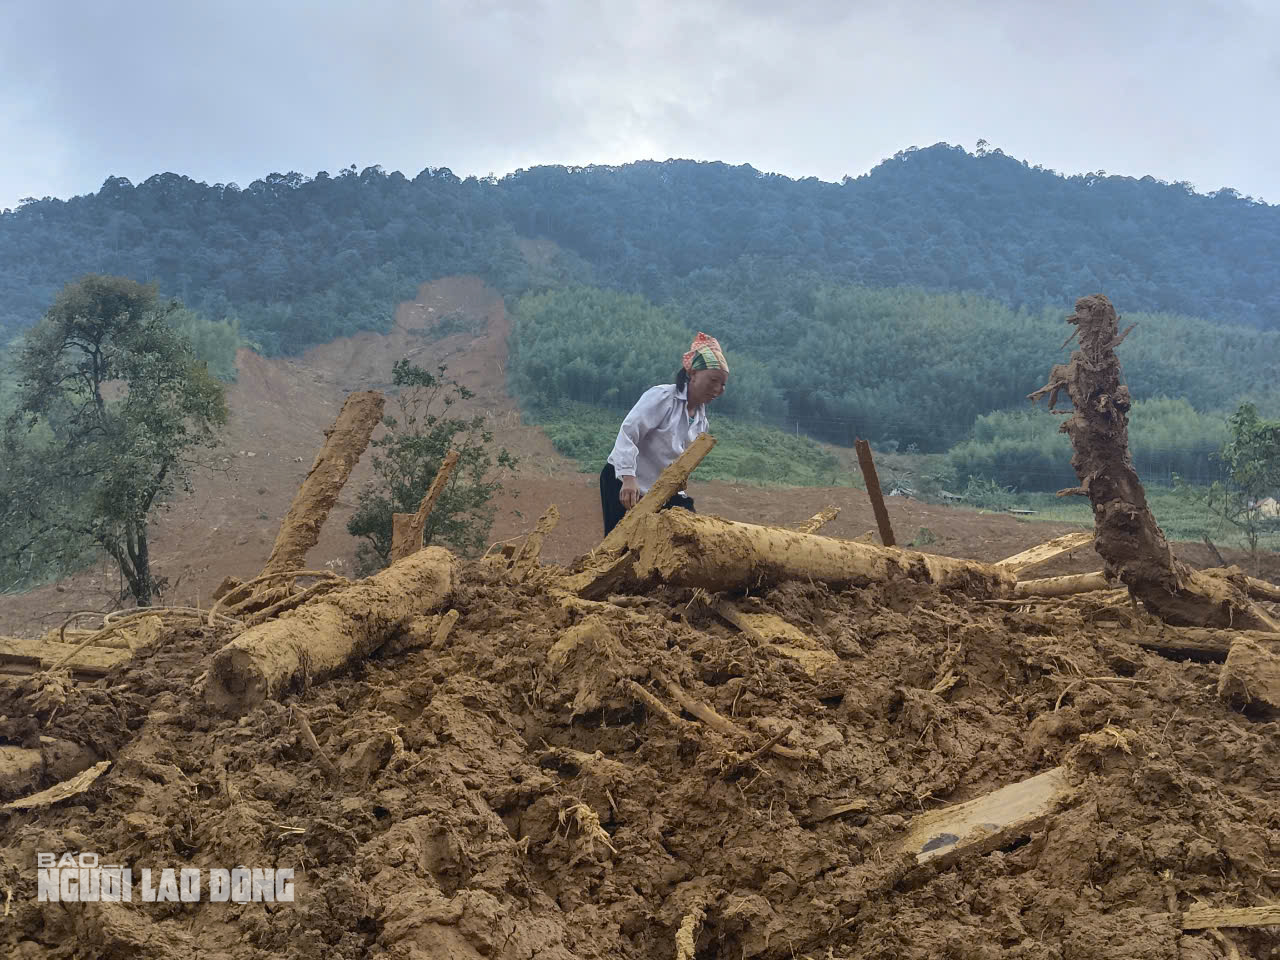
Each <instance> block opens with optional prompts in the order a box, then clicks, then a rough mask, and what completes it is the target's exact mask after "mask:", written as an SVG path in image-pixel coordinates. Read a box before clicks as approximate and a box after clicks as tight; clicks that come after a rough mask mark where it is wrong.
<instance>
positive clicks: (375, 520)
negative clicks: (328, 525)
mask: <svg viewBox="0 0 1280 960" xmlns="http://www.w3.org/2000/svg"><path fill="white" fill-rule="evenodd" d="M445 370H446V368H445V367H444V366H443V365H441V366H440V367H438V368H437V370H436V372H435V373H431V372H429V371H427V370H424V369H423V368H422V367H419V366H417V365H416V364H414V363H412V362H410V360H409V359H408V358H407V357H405V358H402V359H400V360H398V361H397V362H396V364H395V367H394V368H393V371H392V379H391V382H392V384H393V385H394V386H395V387H398V388H399V393H398V395H397V397H396V406H397V408H398V412H399V416H392V415H391V414H387V415H386V416H384V417H383V421H382V422H383V424H384V425H385V426H386V428H387V433H386V434H384V435H383V436H381V437H379V438H377V439H375V440H374V441H373V443H372V446H373V448H374V454H373V470H374V473H375V474H377V480H376V481H375V482H374V484H373V486H372V487H370V488H366V489H365V490H362V491H361V493H360V497H359V501H358V504H357V507H356V512H355V514H354V515H353V516H352V517H351V519H350V520H349V521H348V522H347V532H348V533H350V534H352V535H353V536H357V537H363V538H364V539H365V542H364V543H362V544H361V545H360V546H359V548H358V549H357V551H356V559H357V563H358V565H359V569H360V572H361V574H362V575H363V574H369V573H372V572H374V571H376V570H379V569H381V568H382V567H384V566H386V565H387V563H388V562H390V559H391V516H392V514H393V513H416V512H417V510H418V506H419V504H420V503H421V502H422V498H423V496H424V495H425V494H426V492H427V489H428V488H429V487H430V486H431V481H432V480H434V479H435V476H436V473H437V472H438V471H439V469H440V465H441V464H442V463H443V462H444V458H445V455H446V454H447V453H448V452H449V450H450V449H456V450H457V451H458V453H459V458H458V464H457V466H456V467H454V470H453V474H452V476H451V477H450V478H449V481H448V483H447V484H446V485H445V488H444V490H443V492H442V493H441V494H440V499H438V500H437V501H436V503H435V506H434V507H433V508H432V511H431V516H430V517H429V518H428V519H427V524H426V528H425V530H424V531H423V538H422V542H423V545H430V544H432V543H447V544H449V545H450V546H451V547H453V548H454V549H455V550H457V551H459V552H460V553H464V554H470V553H474V552H475V551H477V550H479V549H480V548H481V547H483V546H484V545H485V543H486V538H487V537H488V534H489V530H490V528H491V527H492V526H493V517H494V507H493V504H492V500H493V497H494V496H495V495H496V494H497V493H498V492H499V491H500V490H501V489H502V480H501V475H502V473H503V472H504V471H510V470H513V469H514V468H515V466H516V463H517V459H516V458H515V457H513V456H512V455H511V454H509V453H508V452H507V451H506V449H505V448H502V449H499V450H497V451H496V453H495V452H494V450H493V434H492V432H490V431H489V430H487V429H486V428H485V418H484V416H483V415H482V414H477V415H475V416H471V417H462V416H456V415H454V412H453V408H454V406H455V405H456V404H458V403H459V402H460V401H466V400H470V399H472V398H473V397H474V396H475V394H474V393H472V391H470V390H468V389H467V388H466V387H464V386H463V385H462V384H460V383H458V382H457V381H456V380H454V379H452V378H451V377H446V376H445Z"/></svg>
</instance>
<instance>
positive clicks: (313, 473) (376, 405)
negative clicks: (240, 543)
mask: <svg viewBox="0 0 1280 960" xmlns="http://www.w3.org/2000/svg"><path fill="white" fill-rule="evenodd" d="M384 402H385V398H384V397H383V396H382V394H380V393H378V392H377V391H376V390H366V391H364V392H363V393H352V394H349V395H348V396H347V399H346V401H345V402H344V403H343V404H342V410H341V411H340V412H339V413H338V418H337V420H335V421H334V424H333V426H332V427H330V428H329V429H328V430H326V431H325V435H324V446H323V447H322V448H321V449H320V453H319V454H318V455H317V456H316V460H315V463H313V464H312V465H311V470H310V471H309V472H308V473H307V477H306V479H305V480H303V481H302V486H301V487H299V488H298V492H297V493H296V494H295V495H294V498H293V503H292V505H291V506H290V507H289V512H288V514H286V516H285V518H284V522H282V523H281V524H280V531H279V533H277V534H276V542H275V545H274V546H273V547H272V548H271V556H270V557H269V558H268V559H267V563H266V565H265V566H264V567H263V568H262V572H263V574H264V575H265V574H268V573H286V572H288V571H290V570H301V569H302V561H303V560H304V559H305V558H306V556H307V551H308V550H310V549H311V548H312V547H314V546H315V545H316V542H317V541H318V540H319V539H320V526H321V524H323V523H324V521H325V519H326V518H327V517H328V516H329V511H330V510H331V509H333V505H334V503H336V502H337V499H338V493H339V492H340V491H341V490H342V487H343V485H344V484H345V483H346V482H347V478H348V477H349V476H351V471H352V470H354V469H355V466H356V463H357V462H359V460H360V457H361V455H362V454H363V453H364V451H365V448H366V447H367V446H368V445H369V438H370V437H372V436H373V431H374V428H376V427H377V426H378V424H379V423H380V422H381V421H382V406H383V403H384ZM229 602H230V601H229Z"/></svg>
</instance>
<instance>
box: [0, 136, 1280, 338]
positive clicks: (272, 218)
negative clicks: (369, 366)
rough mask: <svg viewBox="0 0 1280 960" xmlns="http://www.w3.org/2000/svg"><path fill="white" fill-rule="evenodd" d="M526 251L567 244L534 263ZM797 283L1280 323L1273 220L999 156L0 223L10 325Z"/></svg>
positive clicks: (150, 204)
mask: <svg viewBox="0 0 1280 960" xmlns="http://www.w3.org/2000/svg"><path fill="white" fill-rule="evenodd" d="M522 237H546V238H549V239H551V240H553V241H554V242H555V243H556V244H557V245H558V246H559V247H560V248H561V250H562V251H563V254H562V255H561V256H560V257H558V258H556V259H553V261H552V262H550V263H541V264H540V265H539V266H538V267H536V268H535V267H532V266H530V263H529V261H528V260H526V258H525V257H523V256H522V254H521V251H520V244H521V238H522ZM743 264H749V265H751V269H752V270H756V269H760V270H775V271H776V270H782V271H790V270H793V269H803V270H805V271H810V272H813V273H815V274H818V275H821V276H823V277H825V278H828V279H829V280H831V281H833V282H837V283H842V284H847V283H853V284H859V285H866V286H873V287H889V286H897V285H910V286H916V287H920V288H923V289H924V290H927V291H934V292H959V291H966V292H974V293H978V294H981V295H983V296H985V297H988V298H990V299H993V300H996V301H998V302H1000V303H1002V304H1004V305H1006V306H1009V307H1012V308H1015V309H1017V308H1026V309H1030V310H1038V309H1039V308H1041V307H1045V306H1052V307H1054V308H1055V309H1063V308H1069V307H1070V304H1071V303H1072V301H1074V299H1075V298H1076V297H1077V296H1081V295H1083V294H1087V293H1094V292H1099V291H1101V292H1105V293H1107V294H1108V295H1109V296H1111V297H1112V299H1113V300H1114V301H1115V302H1116V303H1117V305H1118V306H1119V307H1120V309H1121V310H1123V311H1135V310H1144V311H1160V312H1176V313H1179V314H1183V315H1191V316H1200V317H1205V318H1209V319H1212V320H1215V321H1220V322H1225V323H1228V324H1246V325H1250V326H1254V327H1258V328H1263V329H1278V328H1280V208H1277V207H1274V206H1269V205H1266V204H1261V203H1257V202H1254V201H1252V200H1250V199H1248V198H1242V197H1240V196H1238V195H1237V194H1236V193H1235V192H1234V191H1231V190H1224V191H1219V192H1218V193H1215V194H1212V195H1209V196H1205V195H1200V194H1195V193H1194V192H1192V191H1191V190H1190V189H1189V188H1188V187H1187V186H1186V185H1182V184H1167V183H1162V182H1159V181H1156V180H1154V179H1152V178H1150V177H1148V178H1144V179H1142V180H1134V179H1131V178H1122V177H1106V176H1102V175H1085V176H1076V177H1062V176H1059V175H1057V174H1055V173H1052V172H1051V171H1046V170H1042V169H1039V168H1035V167H1030V166H1027V165H1026V164H1025V163H1024V162H1020V161H1017V160H1014V159H1013V158H1010V157H1008V156H1005V155H1004V154H1003V153H1001V152H1000V151H998V150H995V151H987V150H982V151H980V152H979V153H978V154H970V153H967V152H965V151H964V150H962V149H960V148H958V147H949V146H946V145H938V146H934V147H929V148H927V149H914V148H913V149H911V150H908V151H904V152H903V153H900V154H898V155H897V156H895V157H894V158H892V159H891V160H887V161H885V162H884V163H882V164H880V165H879V166H877V167H876V168H875V169H874V170H873V171H872V172H871V173H869V174H867V175H866V176H863V177H859V178H857V179H846V180H845V181H844V182H843V183H840V184H832V183H825V182H821V181H818V180H815V179H807V180H799V181H797V180H791V179H789V178H786V177H782V176H777V175H772V174H762V173H760V172H759V171H757V170H755V169H753V168H752V167H750V166H746V165H744V166H738V167H731V166H727V165H725V164H722V163H695V162H691V161H678V160H672V161H666V162H662V163H658V162H645V163H634V164H628V165H626V166H622V167H586V168H564V167H538V168H535V169H532V170H526V171H520V172H517V173H515V174H511V175H509V176H507V177H504V178H502V179H500V180H499V179H493V180H489V179H485V180H477V179H476V178H468V179H465V180H463V179H459V178H458V177H456V176H454V175H453V174H452V173H451V172H450V171H449V170H447V169H444V168H438V169H428V170H425V171H423V172H422V173H421V174H419V175H418V176H416V177H415V178H413V179H412V180H410V179H408V178H406V177H404V176H403V175H401V174H400V173H390V174H387V173H385V172H383V171H382V170H381V169H380V168H377V167H371V168H368V169H366V170H364V171H362V172H357V171H356V170H355V168H354V167H352V168H349V169H346V170H343V171H341V172H340V173H339V174H338V175H336V176H330V175H328V174H326V173H321V174H318V175H317V176H316V177H314V178H308V177H304V176H301V175H300V174H296V173H291V174H287V175H282V174H272V175H271V176H269V177H266V178H264V179H262V180H257V181H254V182H253V183H252V184H250V185H249V186H248V187H246V188H244V189H241V188H239V187H238V186H236V185H235V184H228V185H223V184H217V185H213V186H209V185H206V184H202V183H196V182H195V181H192V180H190V179H188V178H186V177H182V176H178V175H176V174H172V173H167V174H160V175H157V176H154V177H151V178H150V179H148V180H147V181H146V182H144V183H141V184H138V185H136V186H135V185H133V184H131V183H130V182H129V181H127V180H124V179H121V178H112V179H109V180H107V181H106V183H104V184H103V186H102V189H101V190H99V191H98V192H97V193H96V194H90V195H87V196H82V197H76V198H73V199H71V200H65V201H64V200H55V199H51V198H46V199H43V200H34V201H30V202H26V203H24V204H23V205H21V206H20V207H19V209H17V210H14V211H6V212H5V213H3V214H0V335H3V336H5V337H6V338H7V337H8V336H11V335H12V334H13V333H15V332H17V331H18V330H20V329H22V328H24V327H25V326H27V325H29V324H30V323H32V322H33V321H34V320H35V319H37V318H38V317H39V316H40V314H41V313H42V312H43V311H44V309H45V308H46V307H47V306H48V304H49V302H50V300H51V299H52V297H53V295H54V292H55V291H56V290H57V289H58V288H59V287H60V286H61V285H62V284H63V283H65V282H67V281H68V280H71V279H74V278H75V277H77V276H79V275H81V274H83V273H86V272H103V273H115V274H123V275H126V276H131V277H134V278H137V279H140V280H144V281H154V282H156V283H157V284H158V285H159V286H160V288H161V290H162V291H163V292H165V293H167V294H172V295H176V296H179V297H181V298H183V300H184V301H186V302H187V303H188V304H189V305H191V306H193V307H195V308H197V309H199V310H202V311H204V312H205V313H206V314H207V315H209V316H210V317H213V318H219V319H220V318H222V317H229V316H234V317H238V318H239V320H240V329H241V331H242V332H243V334H244V335H245V336H246V337H248V338H249V339H250V340H252V341H254V342H256V343H258V344H259V345H260V346H261V347H262V348H263V349H264V350H266V351H267V352H296V351H298V350H301V349H303V348H304V347H306V346H308V345H310V344H314V343H319V342H324V341H327V340H329V339H332V338H333V337H335V336H339V335H341V334H346V333H351V332H354V331H356V330H361V329H386V327H387V325H388V323H389V321H390V317H391V311H392V309H393V306H394V304H395V303H396V302H397V301H399V300H403V299H407V298H408V297H409V296H411V295H412V293H413V290H414V289H415V287H416V285H417V284H418V283H420V282H422V281H424V280H429V279H432V278H434V277H439V276H443V275H446V274H452V273H475V274H479V275H481V276H483V277H485V278H486V279H487V280H489V281H490V282H492V283H494V284H495V285H497V286H498V287H499V288H500V289H502V290H504V291H505V292H507V293H522V292H525V291H527V290H529V289H531V288H539V287H545V286H556V285H560V284H561V283H563V282H565V281H573V282H585V283H591V284H594V285H597V286H611V287H616V288H620V289H623V290H629V291H635V292H640V293H643V294H645V295H646V296H647V297H648V298H650V299H652V300H655V301H662V300H665V299H667V298H669V297H670V296H672V295H676V294H678V293H679V292H680V290H681V289H682V284H684V282H685V281H686V279H687V278H689V277H690V275H692V274H695V273H696V272H697V271H700V270H704V269H706V268H718V269H736V270H741V269H742V268H743Z"/></svg>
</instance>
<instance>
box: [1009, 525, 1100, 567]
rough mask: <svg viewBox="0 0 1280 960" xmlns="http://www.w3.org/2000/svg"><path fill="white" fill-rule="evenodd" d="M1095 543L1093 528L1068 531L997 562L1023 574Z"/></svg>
mask: <svg viewBox="0 0 1280 960" xmlns="http://www.w3.org/2000/svg"><path fill="white" fill-rule="evenodd" d="M1091 543H1093V531H1092V530H1080V531H1077V532H1076V533H1066V534H1063V535H1062V536H1060V537H1055V538H1054V539H1052V540H1049V541H1046V542H1045V543H1041V544H1039V545H1037V546H1034V547H1032V548H1031V549H1030V550H1023V551H1022V552H1021V553H1015V554H1014V555H1013V556H1012V557H1005V558H1004V559H1003V560H999V561H997V562H996V566H997V567H1008V568H1009V569H1010V570H1012V571H1013V572H1014V573H1016V574H1018V575H1019V576H1021V575H1022V574H1024V573H1026V572H1027V571H1028V570H1030V569H1031V568H1032V567H1038V566H1040V565H1041V564H1042V563H1048V562H1049V561H1050V560H1053V559H1055V558H1057V557H1060V556H1062V555H1063V554H1064V553H1070V552H1071V551H1073V550H1078V549H1080V548H1081V547H1085V546H1088V545H1089V544H1091Z"/></svg>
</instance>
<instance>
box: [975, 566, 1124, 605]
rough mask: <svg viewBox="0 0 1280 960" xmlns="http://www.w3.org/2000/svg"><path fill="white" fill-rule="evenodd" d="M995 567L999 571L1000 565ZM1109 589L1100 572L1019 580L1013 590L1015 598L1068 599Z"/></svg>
mask: <svg viewBox="0 0 1280 960" xmlns="http://www.w3.org/2000/svg"><path fill="white" fill-rule="evenodd" d="M996 566H998V567H1001V569H1008V568H1007V567H1002V566H1001V565H1000V564H996ZM1110 588H1111V583H1110V581H1108V580H1107V575H1106V574H1105V573H1103V572H1102V571H1101V570H1096V571H1094V572H1093V573H1069V574H1067V575H1066V576H1063V577H1042V578H1041V579H1039V580H1019V581H1018V583H1017V585H1016V586H1014V588H1013V595H1014V596H1015V597H1070V596H1074V595H1075V594H1077V593H1093V592H1094V591H1095V590H1108V589H1110Z"/></svg>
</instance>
